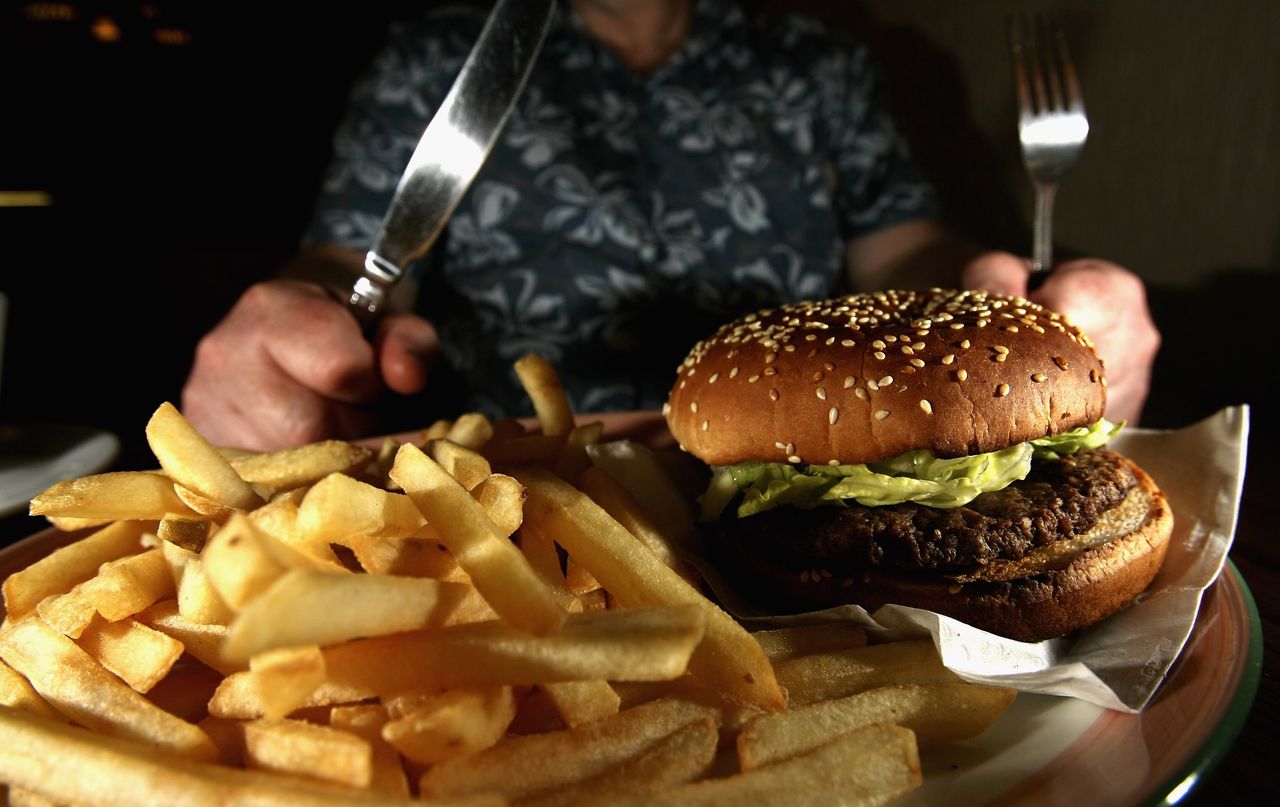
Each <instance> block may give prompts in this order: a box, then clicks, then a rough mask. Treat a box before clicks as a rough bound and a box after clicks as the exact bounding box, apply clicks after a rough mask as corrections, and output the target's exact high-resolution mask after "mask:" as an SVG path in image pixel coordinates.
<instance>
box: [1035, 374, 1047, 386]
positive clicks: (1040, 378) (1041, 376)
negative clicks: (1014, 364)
mask: <svg viewBox="0 0 1280 807" xmlns="http://www.w3.org/2000/svg"><path fill="white" fill-rule="evenodd" d="M1048 377H1049V376H1047V375H1045V374H1044V373H1032V374H1031V380H1032V381H1034V382H1036V383H1037V384H1039V383H1040V382H1041V381H1044V380H1045V379H1047V378H1048Z"/></svg>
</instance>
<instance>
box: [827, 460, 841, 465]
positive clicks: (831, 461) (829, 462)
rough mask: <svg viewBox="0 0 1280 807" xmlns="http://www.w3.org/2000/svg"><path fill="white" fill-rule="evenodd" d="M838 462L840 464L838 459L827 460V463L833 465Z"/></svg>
mask: <svg viewBox="0 0 1280 807" xmlns="http://www.w3.org/2000/svg"><path fill="white" fill-rule="evenodd" d="M839 464H840V460H827V465H832V466H834V465H839Z"/></svg>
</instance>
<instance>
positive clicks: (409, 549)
mask: <svg viewBox="0 0 1280 807" xmlns="http://www.w3.org/2000/svg"><path fill="white" fill-rule="evenodd" d="M427 536H430V537H427ZM348 545H349V546H350V548H351V551H352V553H354V554H355V556H356V562H358V563H359V564H360V568H362V569H364V570H365V571H366V572H368V573H369V574H394V575H400V576H401V577H430V578H433V579H435V580H447V579H452V578H453V576H455V575H457V574H458V571H459V570H458V561H457V560H455V559H454V557H453V555H451V554H449V550H448V549H446V548H445V547H444V545H443V544H441V543H440V541H439V540H437V536H436V532H435V530H434V529H433V528H432V527H431V525H429V524H428V525H427V526H425V527H423V528H422V529H420V530H418V532H417V533H415V534H414V536H413V537H411V538H385V537H379V536H374V535H359V536H356V537H354V538H352V539H351V540H350V541H348Z"/></svg>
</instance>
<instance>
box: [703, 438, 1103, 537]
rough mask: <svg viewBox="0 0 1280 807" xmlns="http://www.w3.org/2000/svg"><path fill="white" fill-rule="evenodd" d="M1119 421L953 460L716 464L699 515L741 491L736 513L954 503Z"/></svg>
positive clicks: (1069, 450) (717, 510) (1087, 442)
mask: <svg viewBox="0 0 1280 807" xmlns="http://www.w3.org/2000/svg"><path fill="white" fill-rule="evenodd" d="M1123 427H1124V424H1123V423H1119V424H1113V423H1110V422H1108V421H1107V420H1105V419H1104V420H1099V421H1098V422H1097V423H1094V424H1092V425H1090V426H1082V427H1080V428H1078V429H1073V430H1071V431H1069V432H1065V433H1063V434H1059V435H1056V436H1054V437H1044V438H1040V439H1037V440H1032V441H1030V442H1028V443H1019V444H1018V445H1014V446H1010V447H1009V448H1006V449H1003V450H1001V451H993V452H990V453H987V454H976V455H973V456H968V457H956V458H954V459H940V458H938V457H935V456H933V455H932V454H930V453H929V452H928V451H924V450H920V451H910V452H908V453H906V454H903V455H901V456H898V457H894V458H893V459H890V460H886V461H884V462H876V463H871V464H869V465H834V466H833V465H788V464H785V463H778V462H742V463H738V464H737V465H727V466H722V467H718V468H716V469H714V474H713V476H712V479H711V484H710V486H709V487H708V488H707V492H706V493H705V494H704V495H703V497H702V518H703V519H706V520H714V519H716V518H719V517H720V514H721V513H722V512H723V511H724V510H725V509H726V508H727V507H729V506H730V505H731V504H732V503H733V501H734V499H736V498H738V497H739V496H740V497H741V500H740V501H739V503H738V516H740V517H744V516H750V515H753V514H755V513H760V512H763V511H765V510H771V509H773V508H775V507H781V506H782V505H791V506H794V507H802V508H810V507H817V506H819V505H828V504H830V505H844V504H845V503H846V502H847V501H849V500H853V501H856V502H858V503H859V504H862V505H867V506H871V507H875V506H879V505H887V504H901V503H902V502H918V503H920V504H924V505H927V506H929V507H944V508H945V507H959V506H961V505H963V504H967V503H969V502H971V501H973V500H974V499H975V498H977V497H978V496H979V495H981V494H983V493H987V492H989V491H994V490H1001V489H1002V488H1005V487H1007V486H1008V485H1009V484H1011V483H1013V482H1016V481H1018V480H1019V479H1024V478H1025V477H1026V476H1027V474H1028V473H1029V472H1030V470H1031V461H1032V459H1041V460H1044V459H1049V460H1052V459H1060V458H1061V457H1063V456H1066V455H1069V454H1075V453H1076V452H1078V451H1085V450H1087V449H1091V448H1097V447H1098V446H1100V445H1102V444H1104V443H1106V442H1107V441H1108V440H1110V439H1111V438H1112V437H1113V436H1115V434H1116V433H1118V432H1119V431H1120V429H1122V428H1123Z"/></svg>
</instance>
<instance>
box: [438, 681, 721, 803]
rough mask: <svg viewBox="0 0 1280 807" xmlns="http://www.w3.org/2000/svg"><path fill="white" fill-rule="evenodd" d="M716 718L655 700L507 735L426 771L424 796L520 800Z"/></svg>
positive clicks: (693, 708)
mask: <svg viewBox="0 0 1280 807" xmlns="http://www.w3.org/2000/svg"><path fill="white" fill-rule="evenodd" d="M708 718H709V719H711V720H712V721H713V722H714V720H715V718H716V712H715V710H714V709H711V708H709V707H706V706H701V705H699V704H694V703H690V702H688V701H681V700H675V699H672V700H661V701H655V702H653V703H647V704H644V705H642V706H637V707H635V708H634V709H628V710H626V711H624V712H619V713H618V714H617V715H615V716H613V717H611V718H609V719H607V720H598V721H595V722H593V723H588V724H586V725H584V726H580V727H578V728H576V729H566V730H563V731H553V732H548V733H545V734H530V735H526V736H523V737H509V738H507V739H506V740H504V741H503V742H501V743H499V744H498V745H495V746H493V747H492V748H490V749H488V750H486V751H481V752H480V753H477V754H471V755H469V756H465V757H459V758H457V759H453V760H450V761H448V762H446V763H443V764H441V765H437V766H435V767H433V768H431V769H429V770H428V771H427V772H426V773H425V774H423V776H422V778H421V779H420V781H419V783H418V784H419V790H420V792H421V793H422V794H423V795H424V796H430V797H438V796H463V795H473V794H477V793H487V792H497V793H500V794H501V795H503V796H506V797H507V798H510V799H520V798H524V797H528V796H532V795H535V794H538V793H542V792H545V791H547V790H550V789H552V788H556V787H561V786H564V785H568V784H571V783H573V782H579V781H582V780H584V779H589V778H591V777H593V776H596V775H599V774H601V773H603V772H605V771H607V770H608V769H609V768H612V767H614V766H615V765H618V764H621V763H622V762H623V761H625V760H627V759H630V758H632V757H634V756H635V755H636V754H638V753H640V752H642V751H644V750H645V749H647V748H649V747H651V746H652V745H653V744H654V743H656V742H657V741H658V740H660V739H662V738H663V737H667V736H670V735H671V734H672V733H674V732H676V731H677V730H679V729H682V728H684V727H685V726H687V725H689V724H691V723H695V722H699V721H703V720H706V719H708Z"/></svg>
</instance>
